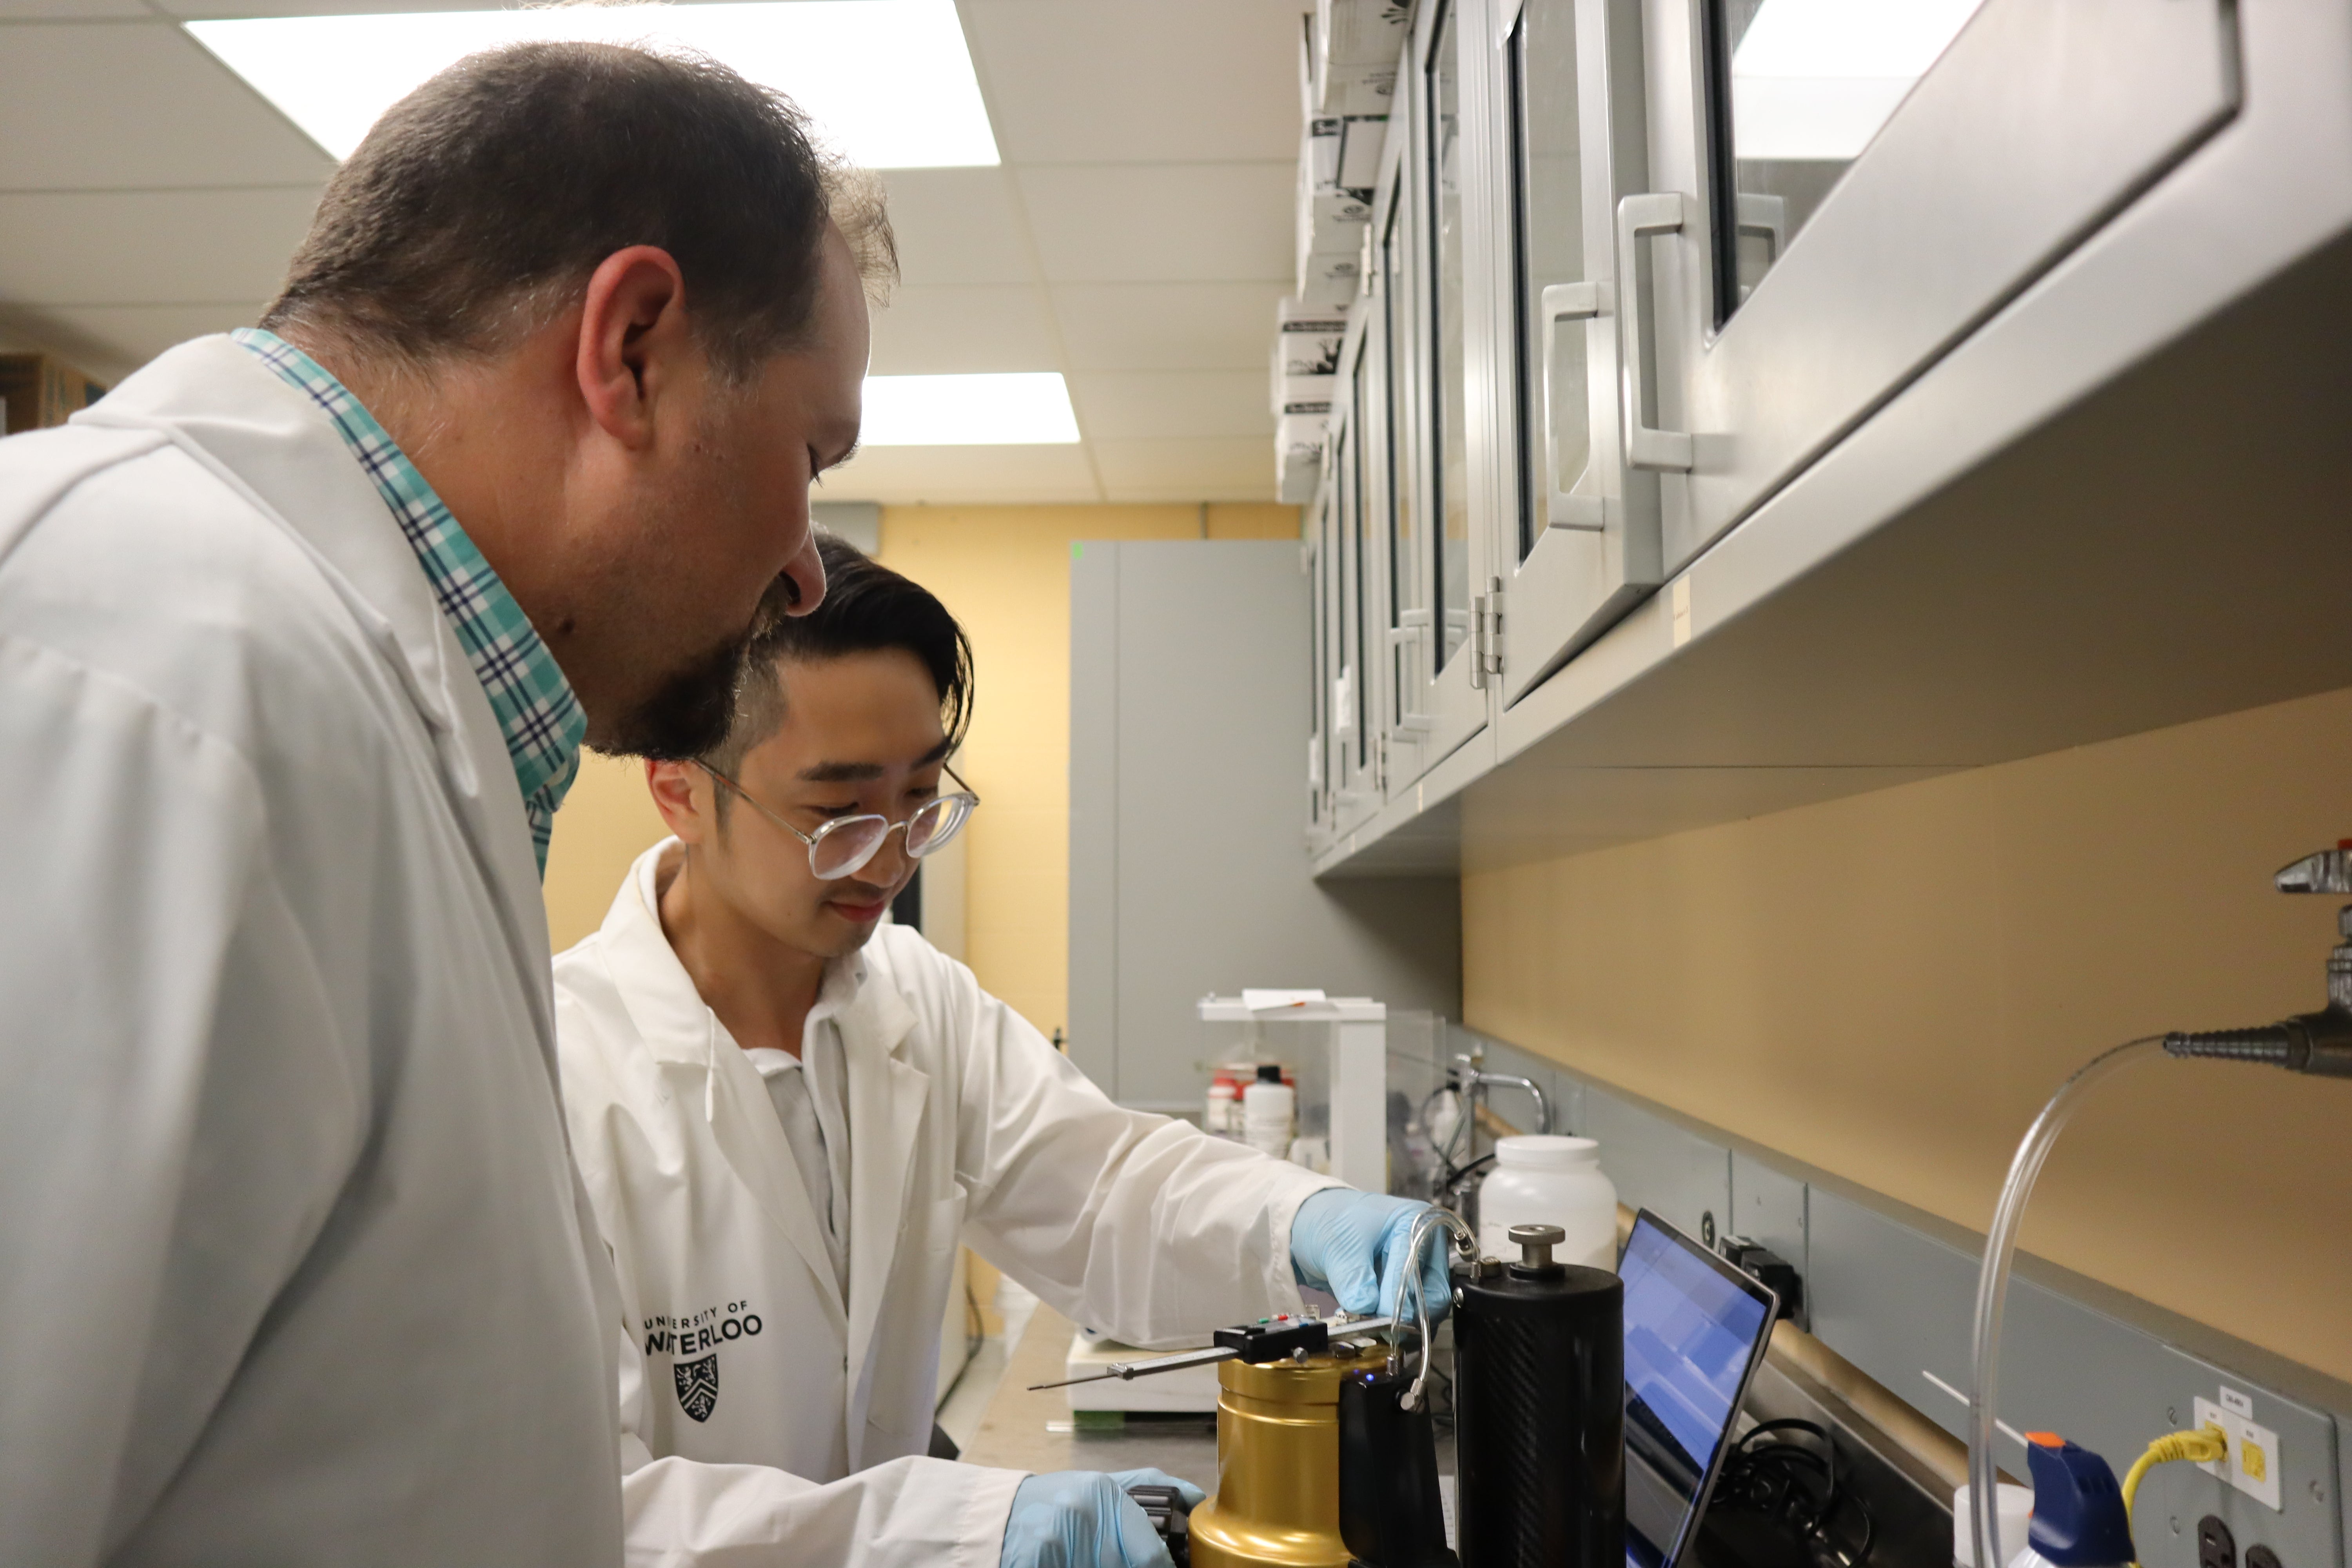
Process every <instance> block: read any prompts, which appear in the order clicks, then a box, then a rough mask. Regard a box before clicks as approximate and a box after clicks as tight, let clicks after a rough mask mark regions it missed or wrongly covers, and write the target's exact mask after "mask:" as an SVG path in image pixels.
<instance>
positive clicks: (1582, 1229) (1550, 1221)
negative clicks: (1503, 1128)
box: [1478, 1133, 1617, 1268]
mask: <svg viewBox="0 0 2352 1568" xmlns="http://www.w3.org/2000/svg"><path fill="white" fill-rule="evenodd" d="M1515 1225H1556V1226H1559V1228H1560V1229H1562V1230H1563V1231H1566V1232H1567V1233H1568V1239H1567V1240H1566V1241H1564V1242H1562V1243H1561V1244H1560V1245H1559V1246H1558V1247H1553V1248H1552V1257H1554V1258H1557V1259H1559V1261H1560V1262H1562V1263H1580V1264H1583V1265H1584V1266H1586V1267H1587V1268H1616V1267H1617V1188H1616V1186H1615V1184H1612V1182H1611V1181H1610V1180H1609V1178H1608V1177H1607V1176H1606V1175H1604V1174H1602V1173H1601V1145H1600V1144H1598V1143H1596V1142H1593V1141H1592V1140H1591V1139H1590V1138H1569V1137H1563V1136H1561V1135H1559V1134H1557V1133H1528V1134H1524V1135H1522V1136H1519V1137H1516V1138H1497V1139H1496V1140H1495V1168H1494V1170H1493V1171H1492V1172H1490V1173H1488V1174H1487V1177H1486V1181H1485V1183H1484V1184H1481V1185H1480V1187H1479V1188H1478V1250H1479V1251H1480V1252H1482V1253H1484V1254H1485V1255H1486V1256H1487V1257H1489V1258H1510V1257H1514V1256H1516V1255H1517V1254H1516V1249H1515V1248H1514V1247H1513V1246H1512V1244H1511V1242H1510V1240H1509V1232H1510V1228H1511V1226H1515Z"/></svg>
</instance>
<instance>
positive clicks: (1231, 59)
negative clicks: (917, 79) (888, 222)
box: [963, 0, 1303, 163]
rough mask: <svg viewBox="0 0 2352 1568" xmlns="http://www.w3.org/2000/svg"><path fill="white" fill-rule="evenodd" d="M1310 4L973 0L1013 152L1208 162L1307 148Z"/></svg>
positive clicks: (998, 113)
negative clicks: (1305, 29) (1303, 49)
mask: <svg viewBox="0 0 2352 1568" xmlns="http://www.w3.org/2000/svg"><path fill="white" fill-rule="evenodd" d="M1302 8H1303V7H1302V6H1300V5H1268V4H1266V0H1188V3H1187V4H1184V5H1148V4H1135V3H1132V0H1130V3H1128V4H1110V3H1107V0H964V7H963V11H964V16H965V25H966V27H967V29H968V30H969V32H970V33H971V37H972V40H973V44H974V47H975V50H976V55H977V58H976V63H977V65H978V66H979V68H980V70H981V73H982V86H983V88H984V89H986V90H987V92H988V96H989V109H990V111H991V117H992V120H993V121H994V123H995V127H996V140H997V145H998V146H999V147H1000V148H1002V149H1003V153H1004V157H1005V160H1006V161H1007V162H1008V163H1114V162H1120V161H1124V160H1130V159H1131V160H1139V161H1150V162H1159V163H1177V162H1182V163H1209V162H1215V161H1219V160H1223V159H1262V158H1272V159H1281V158H1290V157H1294V156H1296V155H1297V151H1298V83H1297V74H1298V16H1299V12H1300V10H1301V9H1302Z"/></svg>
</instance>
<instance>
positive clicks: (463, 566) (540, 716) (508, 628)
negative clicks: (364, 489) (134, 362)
mask: <svg viewBox="0 0 2352 1568" xmlns="http://www.w3.org/2000/svg"><path fill="white" fill-rule="evenodd" d="M229 336H230V337H231V338H232V339H234V340H235V341H236V342H237V343H239V344H241V345H242V346H243V347H245V348H246V349H247V350H250V351H251V352H252V353H253V355H254V357H255V358H257V359H258V360H260V361H261V363H264V364H266V365H268V367H269V368H270V369H271V370H273V371H276V372H277V373H278V378H279V379H280V380H282V381H284V382H285V383H286V384H288V385H289V386H291V387H294V388H296V389H297V390H299V391H300V392H302V393H304V394H305V395H308V396H309V397H310V401H311V402H313V403H315V404H317V405H319V406H320V408H322V409H324V410H326V414H327V417H328V418H329V419H330V420H331V421H332V422H333V423H334V426H335V430H336V433H337V434H338V435H340V436H341V437H342V438H343V444H344V445H345V446H347V447H350V448H351V450H352V457H354V458H358V459H359V464H360V467H361V468H363V469H365V470H366V471H367V476H368V478H369V479H373V481H374V482H375V489H376V493H377V494H378V495H380V496H382V497H383V504H384V505H385V506H387V507H389V508H390V509H391V510H392V515H393V518H394V521H397V522H398V523H399V524H400V531H401V534H402V536H403V537H404V538H405V539H406V540H407V541H408V546H409V548H410V549H412V550H414V551H415V552H416V561H417V564H419V565H421V566H423V567H424V568H425V578H426V580H427V581H429V582H430V583H431V584H433V596H434V597H435V598H436V599H437V600H439V601H440V604H441V613H442V615H444V616H446V617H447V618H448V621H449V626H450V628H451V629H452V630H454V631H455V632H456V633H457V644H458V646H459V647H463V648H464V649H465V650H466V658H467V661H468V662H469V663H471V664H472V665H473V667H474V674H475V676H476V678H477V679H479V680H480V681H481V683H482V691H483V694H484V695H485V696H487V697H488V698H489V700H490V711H491V712H492V713H494V714H496V715H497V716H498V721H499V733H500V734H501V735H502V736H504V737H505V739H506V743H507V759H508V761H509V762H511V763H513V764H514V771H515V783H516V784H519V785H520V786H521V788H522V808H523V813H524V815H525V816H528V817H529V818H530V840H531V847H532V848H533V849H535V850H536V851H537V852H538V855H539V873H540V875H541V877H544V876H546V875H547V845H548V840H549V838H550V837H551V836H552V835H553V833H554V831H555V808H556V807H557V806H559V805H562V804H563V796H564V793H565V792H566V791H568V790H569V789H571V787H572V780H573V779H574V778H576V777H578V776H579V773H580V743H581V741H582V739H583V737H584V736H585V735H586V734H587V732H588V716H587V715H586V714H585V713H583V712H582V711H581V708H580V700H579V699H578V698H577V697H575V696H573V695H572V683H571V682H570V681H568V680H566V679H563V671H562V669H560V668H557V666H556V663H555V656H554V655H553V654H551V653H550V652H548V650H547V645H546V644H545V643H544V642H541V640H540V637H539V633H538V632H536V631H534V630H533V629H532V628H531V624H530V617H529V616H525V615H524V614H523V613H522V606H521V605H518V604H516V603H515V600H514V595H512V594H509V593H508V592H507V585H506V584H504V583H501V582H499V575H498V574H497V573H495V572H493V571H491V570H490V563H488V562H487V561H485V560H483V559H482V552H480V551H479V550H478V549H476V548H475V547H474V542H473V541H472V540H471V539H468V538H467V536H466V531H465V529H463V528H462V527H460V526H459V525H458V522H457V518H455V517H454V516H452V515H451V514H450V511H449V509H448V508H447V507H446V506H445V505H443V504H442V502H441V498H440V497H439V496H437V495H435V494H434V493H433V487H432V486H431V485H428V484H426V483H425V476H424V475H423V474H420V473H418V472H417V471H416V465H415V464H414V463H412V462H410V461H409V460H408V458H407V456H406V455H405V454H404V453H403V452H402V451H401V449H400V447H399V446H398V445H397V444H396V443H394V440H393V438H392V437H390V436H389V435H386V434H385V433H384V428H383V426H381V425H379V424H377V423H376V421H375V416H373V415H372V414H370V413H369V412H368V411H367V410H366V409H365V408H363V407H362V406H361V405H360V400H359V399H358V398H356V397H353V396H352V395H351V391H350V389H349V388H347V387H345V386H344V385H343V384H342V383H341V382H340V381H337V380H336V379H335V378H334V377H333V376H331V375H330V374H327V373H326V371H325V370H323V369H321V368H320V365H319V363H318V362H317V361H315V360H313V359H312V358H311V357H310V355H308V354H306V353H303V352H302V351H301V350H299V349H298V348H296V347H295V346H294V345H293V344H291V343H289V342H286V341H285V340H284V339H283V338H280V337H278V335H277V334H276V333H275V332H266V331H261V330H260V329H258V328H256V327H245V328H240V329H238V330H237V331H234V332H231V333H230V334H229Z"/></svg>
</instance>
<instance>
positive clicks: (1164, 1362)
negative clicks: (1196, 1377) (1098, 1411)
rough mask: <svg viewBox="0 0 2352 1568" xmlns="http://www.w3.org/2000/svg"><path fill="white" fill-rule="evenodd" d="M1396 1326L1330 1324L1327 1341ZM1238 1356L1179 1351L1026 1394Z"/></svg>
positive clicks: (1230, 1351)
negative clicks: (1329, 1338)
mask: <svg viewBox="0 0 2352 1568" xmlns="http://www.w3.org/2000/svg"><path fill="white" fill-rule="evenodd" d="M1395 1324H1396V1320H1395V1319H1393V1318H1356V1319H1352V1320H1350V1321H1348V1322H1344V1323H1333V1324H1332V1325H1331V1336H1330V1337H1331V1339H1332V1341H1333V1342H1335V1343H1336V1342H1339V1341H1340V1340H1352V1339H1360V1338H1362V1337H1363V1336H1364V1335H1366V1334H1377V1333H1379V1332H1381V1331H1383V1330H1385V1329H1390V1328H1393V1327H1394V1326H1395ZM1239 1354H1241V1352H1239V1351H1237V1350H1234V1348H1233V1347H1231V1346H1230V1345H1217V1346H1215V1347H1213V1348H1212V1349H1209V1350H1203V1351H1179V1352H1176V1353H1175V1354H1174V1355H1163V1356H1155V1357H1153V1358H1152V1359H1150V1360H1149V1361H1115V1362H1112V1363H1110V1364H1109V1365H1108V1366H1107V1367H1105V1368H1104V1369H1103V1370H1102V1371H1100V1372H1090V1373H1087V1375H1086V1376H1084V1377H1066V1378H1064V1379H1062V1380H1061V1381H1060V1382H1059V1383H1033V1384H1030V1385H1029V1392H1030V1393H1032V1394H1037V1393H1041V1392H1043V1391H1044V1390H1045V1389H1048V1388H1069V1387H1071V1386H1073V1385H1075V1384H1081V1383H1107V1382H1108V1381H1109V1380H1110V1379H1112V1378H1114V1377H1115V1378H1118V1380H1119V1381H1120V1382H1121V1383H1127V1382H1130V1381H1132V1380H1133V1379H1136V1378H1139V1377H1150V1376H1151V1375H1152V1374H1153V1373H1162V1372H1176V1371H1180V1370H1181V1369H1182V1368H1184V1367H1188V1366H1208V1365H1211V1364H1213V1363H1217V1362H1221V1361H1231V1360H1233V1359H1234V1357H1235V1356H1237V1355H1239Z"/></svg>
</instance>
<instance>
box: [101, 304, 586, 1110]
mask: <svg viewBox="0 0 2352 1568" xmlns="http://www.w3.org/2000/svg"><path fill="white" fill-rule="evenodd" d="M74 422H75V423H77V424H86V425H96V426H110V427H114V428H119V429H139V430H153V431H157V432H159V433H161V434H163V435H164V436H166V437H169V438H170V439H171V440H172V442H173V444H174V445H175V446H177V447H179V448H180V449H181V450H182V451H184V452H185V453H187V454H188V455H189V456H190V457H191V458H194V460H195V461H197V462H198V463H200V464H202V465H203V466H204V467H205V468H207V469H209V470H210V471H211V472H212V473H214V474H215V476H217V477H218V478H219V479H221V480H222V481H223V482H224V483H226V485H228V486H229V488H230V489H233V490H235V491H236V492H237V493H238V494H239V495H241V496H243V497H245V498H246V499H247V500H248V501H250V502H252V503H253V504H254V505H255V506H257V507H258V508H259V509H260V510H262V512H264V513H265V514H266V515H268V516H269V517H270V518H272V519H273V520H274V521H277V522H278V524H279V525H280V526H281V527H283V528H284V529H285V530H286V531H287V532H288V533H289V535H291V536H292V537H293V539H294V540H295V542H297V543H298V544H299V546H300V547H301V548H302V549H303V550H304V551H305V552H307V553H308V554H309V555H310V558H311V560H312V562H313V563H315V564H316V565H317V566H318V568H319V570H320V574H322V575H323V576H324V577H325V578H326V580H327V581H328V583H329V584H331V586H332V587H333V589H334V591H335V593H336V594H337V595H338V596H339V597H340V598H341V600H342V601H343V604H344V605H345V607H346V608H347V609H348V610H349V612H350V613H351V615H352V617H353V619H354V620H355V621H356V622H357V623H358V625H359V626H360V627H361V629H362V633H363V635H365V636H366V637H368V638H369V639H370V640H371V641H372V642H373V643H374V644H375V645H376V647H377V648H378V649H379V651H381V652H382V653H383V656H384V658H385V659H386V661H387V662H388V663H389V665H390V666H391V668H392V669H393V671H394V674H395V676H396V678H397V679H399V680H400V681H401V683H402V685H403V687H404V689H405V690H406V692H407V694H408V698H409V700H410V702H411V703H412V704H413V705H414V706H415V709H416V711H417V713H418V715H419V716H420V717H421V718H422V719H423V720H424V721H425V727H426V730H427V731H428V732H429V734H430V736H431V739H432V743H433V746H434V750H435V752H436V761H437V762H438V763H439V765H440V768H441V773H442V777H443V780H444V784H445V787H446V789H447V790H448V792H449V794H450V795H451V797H452V800H453V802H454V804H455V805H456V806H457V816H458V820H459V821H460V823H461V824H463V825H464V826H465V828H466V831H467V837H469V838H470V839H471V840H472V843H473V845H474V848H475V852H476V854H477V855H478V857H479V858H480V859H481V861H482V863H483V866H484V868H485V870H486V872H487V874H488V879H489V881H490V884H491V886H492V887H493V889H496V890H497V893H498V895H499V905H500V908H501V910H502V912H503V913H504V914H505V916H506V918H507V920H508V921H509V941H510V942H511V943H512V945H513V948H514V958H515V963H516V964H517V966H518V967H519V968H520V970H521V971H522V973H523V981H524V989H525V991H526V993H527V994H529V996H530V1005H531V1008H532V1012H533V1016H534V1017H535V1019H536V1020H537V1021H538V1022H539V1024H540V1025H541V1031H540V1033H541V1048H542V1050H543V1051H544V1053H545V1054H546V1057H547V1060H548V1066H549V1070H550V1072H551V1073H552V1072H553V1070H554V1049H555V1045H554V1038H555V1030H554V1008H553V1002H552V999H551V993H550V981H549V976H548V973H547V952H548V942H547V906H546V904H545V902H544V901H543V900H542V898H541V892H540V882H539V862H538V858H537V856H536V855H535V853H534V852H533V850H532V848H531V839H530V825H529V823H528V821H527V820H526V819H525V817H524V815H523V808H522V795H521V792H520V786H518V785H517V784H516V783H515V777H514V769H513V766H512V765H511V764H510V763H509V761H508V759H507V750H506V742H505V739H504V738H503V736H501V735H500V733H499V724H498V719H497V716H496V715H495V714H493V713H492V712H491V711H490V704H489V699H488V698H487V697H485V696H484V695H483V694H482V688H481V682H480V681H478V679H475V677H474V672H473V668H472V666H471V665H469V664H468V663H467V660H466V657H465V652H464V650H463V649H462V648H460V647H458V646H457V635H456V633H455V632H454V631H452V630H451V628H450V626H449V623H448V621H447V620H446V618H445V617H444V616H442V614H441V610H440V606H439V605H436V604H435V602H434V599H433V589H432V584H430V583H429V582H428V581H427V580H426V578H425V568H424V567H423V565H422V564H420V563H418V561H417V559H416V553H415V551H413V550H411V549H410V548H409V545H408V542H407V541H406V540H405V539H404V538H402V537H401V533H400V525H399V524H398V522H396V521H394V518H393V516H392V513H391V512H390V511H389V510H386V509H385V507H384V504H383V497H382V496H380V495H378V494H377V493H376V489H375V486H374V485H373V483H372V482H371V481H370V480H369V479H368V477H367V474H366V473H365V471H364V470H362V468H361V467H360V465H359V463H358V462H357V460H356V459H354V458H352V454H351V449H350V447H347V446H345V445H344V443H343V438H342V437H341V436H340V435H338V434H337V433H336V431H335V427H334V426H333V425H332V424H331V423H330V422H329V420H328V418H327V416H326V415H325V413H324V412H323V411H322V410H320V407H319V406H318V405H317V404H315V403H313V402H311V401H310V398H308V397H306V396H305V395H303V394H302V393H300V392H299V391H298V390H297V389H295V388H294V387H291V386H289V385H288V384H286V383H285V382H283V381H281V380H279V379H278V377H277V376H276V375H275V374H272V373H271V372H270V371H269V369H268V367H267V366H265V365H263V364H262V363H260V362H259V361H258V360H257V359H255V358H254V357H253V355H252V354H250V353H247V352H246V351H245V350H244V349H241V348H239V347H238V346H237V345H236V343H235V342H231V341H230V340H229V339H228V338H227V337H226V336H215V337H206V338H197V339H195V340H194V341H193V342H184V343H182V344H180V345H179V346H178V347H177V348H174V349H170V350H167V351H165V352H164V353H162V354H161V355H158V356H157V357H156V358H155V359H153V360H152V361H151V362H149V363H148V364H147V365H146V366H144V367H143V368H142V369H141V370H140V371H138V372H137V373H136V374H133V375H131V377H130V378H129V379H128V380H126V381H124V382H123V383H122V384H121V385H120V386H118V387H116V388H115V389H114V390H113V391H112V392H111V393H110V394H108V395H107V396H106V397H105V398H104V399H103V400H102V401H100V403H99V404H97V405H95V406H93V407H90V408H88V409H85V410H83V411H82V412H81V413H79V414H77V415H75V416H74Z"/></svg>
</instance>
